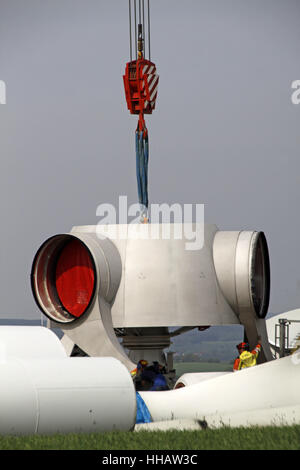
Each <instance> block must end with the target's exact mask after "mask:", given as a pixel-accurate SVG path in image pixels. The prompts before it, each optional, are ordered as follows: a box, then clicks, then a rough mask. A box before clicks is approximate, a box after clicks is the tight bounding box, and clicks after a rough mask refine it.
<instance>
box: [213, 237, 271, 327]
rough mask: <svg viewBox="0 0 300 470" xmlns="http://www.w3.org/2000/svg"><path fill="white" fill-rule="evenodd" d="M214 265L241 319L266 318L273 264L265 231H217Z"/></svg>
mask: <svg viewBox="0 0 300 470" xmlns="http://www.w3.org/2000/svg"><path fill="white" fill-rule="evenodd" d="M213 254H214V264H215V269H216V275H217V279H218V282H219V285H220V288H221V290H222V292H223V294H224V296H225V298H226V299H227V301H228V303H229V304H230V306H231V307H232V309H233V310H234V311H235V312H236V314H237V315H238V316H240V315H243V314H245V315H249V314H253V315H254V316H255V317H257V318H265V316H266V314H267V311H268V306H269V298H270V263H269V253H268V246H267V242H266V238H265V236H264V234H263V233H262V232H250V231H242V232H222V231H220V232H217V233H216V235H215V239H214V244H213Z"/></svg>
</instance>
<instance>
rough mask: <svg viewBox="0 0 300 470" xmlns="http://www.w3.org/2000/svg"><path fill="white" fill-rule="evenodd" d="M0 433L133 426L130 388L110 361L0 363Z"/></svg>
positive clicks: (124, 373) (123, 372) (119, 366)
mask: <svg viewBox="0 0 300 470" xmlns="http://www.w3.org/2000/svg"><path fill="white" fill-rule="evenodd" d="M0 376H1V388H0V416H1V419H0V434H34V433H41V434H42V433H44V434H50V433H69V432H100V431H112V430H121V431H128V430H130V429H132V428H133V427H134V424H135V418H136V397H135V389H134V386H133V382H132V379H131V376H130V374H129V373H128V371H127V369H126V368H125V366H123V365H122V364H121V363H120V362H119V361H117V360H116V359H114V358H66V359H62V360H31V361H29V360H27V361H25V360H22V361H21V360H20V361H17V360H13V361H7V362H2V363H0Z"/></svg>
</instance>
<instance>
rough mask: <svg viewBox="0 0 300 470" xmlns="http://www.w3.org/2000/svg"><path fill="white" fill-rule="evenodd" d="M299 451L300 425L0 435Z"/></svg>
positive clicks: (108, 444)
mask: <svg viewBox="0 0 300 470" xmlns="http://www.w3.org/2000/svg"><path fill="white" fill-rule="evenodd" d="M19 449H24V450H236V449H240V450H276V449H280V450H300V426H286V427H261V428H259V427H252V428H244V429H241V428H239V429H238V428H221V429H207V430H203V431H167V432H161V431H156V432H150V431H140V432H110V433H99V434H66V435H53V436H28V437H10V436H8V437H4V436H2V437H1V436H0V450H19Z"/></svg>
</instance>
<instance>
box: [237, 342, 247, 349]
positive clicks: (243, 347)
mask: <svg viewBox="0 0 300 470" xmlns="http://www.w3.org/2000/svg"><path fill="white" fill-rule="evenodd" d="M236 348H237V350H238V351H240V350H241V349H245V350H246V351H248V349H249V344H248V343H239V344H238V345H237V346H236Z"/></svg>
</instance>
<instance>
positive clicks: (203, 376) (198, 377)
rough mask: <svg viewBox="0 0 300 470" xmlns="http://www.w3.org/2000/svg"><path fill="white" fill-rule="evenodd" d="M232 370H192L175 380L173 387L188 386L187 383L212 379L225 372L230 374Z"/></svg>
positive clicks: (192, 383) (193, 383) (191, 383)
mask: <svg viewBox="0 0 300 470" xmlns="http://www.w3.org/2000/svg"><path fill="white" fill-rule="evenodd" d="M231 373H232V372H194V373H189V374H183V375H182V376H181V377H179V379H178V380H177V382H176V384H175V386H174V389H177V388H182V387H188V386H189V385H195V384H198V383H200V382H204V381H205V380H210V379H214V378H215V377H219V376H221V375H225V374H231Z"/></svg>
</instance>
